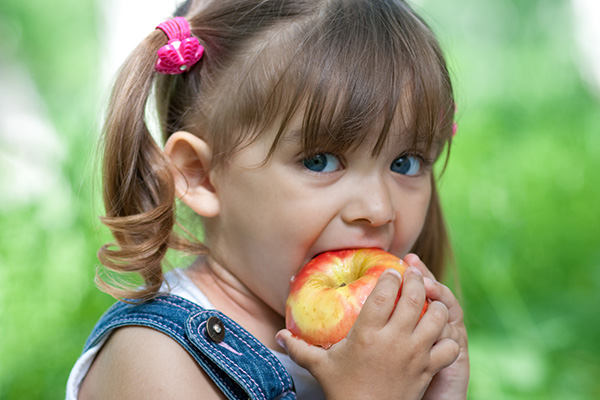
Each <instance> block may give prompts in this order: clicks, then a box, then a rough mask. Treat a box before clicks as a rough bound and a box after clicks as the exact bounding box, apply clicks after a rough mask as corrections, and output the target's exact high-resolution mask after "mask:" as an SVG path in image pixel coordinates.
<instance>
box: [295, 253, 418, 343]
mask: <svg viewBox="0 0 600 400" xmlns="http://www.w3.org/2000/svg"><path fill="white" fill-rule="evenodd" d="M389 268H393V269H395V270H397V271H398V272H400V274H402V275H403V274H404V271H405V270H406V269H407V268H408V266H407V265H406V263H404V262H403V261H402V260H401V259H399V258H398V257H396V256H394V255H392V254H390V253H388V252H386V251H383V250H379V249H351V250H339V251H331V252H326V253H322V254H319V255H318V256H316V257H315V258H313V259H312V260H311V261H309V262H308V263H307V264H306V265H305V266H304V267H303V268H302V269H301V270H300V272H299V273H298V274H297V275H296V276H295V277H294V278H292V280H291V282H290V285H291V286H290V294H289V296H288V299H287V302H286V306H285V321H286V328H287V329H288V330H290V331H291V332H292V334H294V335H296V336H298V337H300V338H301V339H303V340H304V341H306V342H307V343H310V344H313V345H316V346H321V347H323V348H329V347H331V345H333V344H335V343H337V342H339V341H340V340H342V339H343V338H345V337H346V335H347V334H348V331H349V330H350V328H351V327H352V325H354V322H355V321H356V318H357V317H358V314H359V313H360V310H361V308H362V306H363V304H364V303H365V300H366V299H367V297H368V296H369V294H370V293H371V291H372V290H373V288H374V287H375V284H376V283H377V280H378V279H379V276H380V275H381V274H382V273H383V271H385V270H386V269H389ZM401 291H402V287H401V288H400V291H399V292H398V297H397V298H396V302H398V299H399V297H400V293H401ZM426 310H427V302H425V305H424V306H423V311H422V312H421V316H423V314H424V313H425V311H426Z"/></svg>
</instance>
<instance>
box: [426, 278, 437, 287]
mask: <svg viewBox="0 0 600 400" xmlns="http://www.w3.org/2000/svg"><path fill="white" fill-rule="evenodd" d="M425 282H427V283H429V284H430V285H435V281H434V280H433V279H431V278H425Z"/></svg>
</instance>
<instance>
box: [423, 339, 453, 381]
mask: <svg viewBox="0 0 600 400" xmlns="http://www.w3.org/2000/svg"><path fill="white" fill-rule="evenodd" d="M459 355H460V346H459V344H458V343H457V342H456V341H454V340H452V339H447V338H446V339H441V340H440V341H438V342H437V343H436V344H434V345H433V347H432V348H431V352H430V356H431V365H432V367H433V368H434V371H435V372H436V373H437V372H438V371H439V370H441V369H443V368H446V367H448V366H450V365H452V363H454V361H456V359H457V358H458V356H459Z"/></svg>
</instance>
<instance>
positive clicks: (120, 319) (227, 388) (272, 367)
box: [84, 295, 296, 400]
mask: <svg viewBox="0 0 600 400" xmlns="http://www.w3.org/2000/svg"><path fill="white" fill-rule="evenodd" d="M210 317H217V318H218V319H219V320H220V321H221V322H222V324H223V325H222V326H223V327H224V329H225V336H224V338H223V340H222V341H221V342H218V341H215V340H212V339H211V338H210V337H209V335H207V327H206V321H207V320H208V319H209V318H210ZM123 326H145V327H149V328H153V329H156V330H158V331H160V332H163V333H165V334H167V335H169V336H170V337H171V338H173V339H174V340H176V341H177V342H178V343H179V344H180V345H181V346H183V348H185V349H186V350H187V351H188V353H190V355H192V356H193V357H194V359H195V360H196V361H197V362H198V364H199V365H200V366H201V367H202V369H204V371H206V373H207V374H208V375H209V376H210V378H211V379H212V380H213V381H214V382H215V384H216V385H217V386H218V387H219V388H220V389H221V391H223V393H224V394H225V395H226V396H227V397H228V398H229V399H247V398H250V399H264V400H271V399H278V400H283V399H285V400H291V399H296V394H295V392H294V384H293V382H292V379H291V377H290V375H289V374H288V372H287V371H286V369H285V368H284V366H283V365H282V364H281V362H280V361H279V360H278V359H277V357H275V355H274V354H273V353H272V352H271V351H270V350H269V349H267V348H266V347H265V346H264V345H263V344H262V343H260V342H259V341H258V340H257V339H256V338H255V337H254V336H252V335H251V334H250V333H249V332H247V331H246V330H245V329H244V328H242V327H241V326H239V325H238V324H237V323H235V322H234V321H233V320H231V319H230V318H228V317H227V316H226V315H224V314H223V313H221V312H219V311H216V310H206V309H204V308H202V307H200V306H199V305H197V304H195V303H192V302H190V301H188V300H185V299H183V298H181V297H178V296H175V295H162V296H159V297H157V298H155V299H154V300H151V301H149V302H145V303H139V304H127V303H123V302H117V303H116V304H114V305H113V306H112V307H111V308H110V309H109V310H108V311H107V312H106V313H105V314H104V315H103V316H102V318H101V319H100V321H99V322H98V324H97V325H96V327H95V328H94V331H93V332H92V335H91V336H90V337H89V338H88V341H87V342H86V345H85V350H88V349H89V348H91V347H93V346H95V345H96V344H98V343H99V342H100V341H101V340H102V339H103V338H105V337H106V336H107V335H109V334H110V333H111V332H112V331H113V330H114V329H116V328H119V327H123ZM85 350H84V351H85Z"/></svg>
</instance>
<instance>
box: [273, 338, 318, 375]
mask: <svg viewBox="0 0 600 400" xmlns="http://www.w3.org/2000/svg"><path fill="white" fill-rule="evenodd" d="M275 339H276V340H277V343H278V344H279V345H280V346H281V347H283V348H284V349H285V351H286V352H287V353H288V355H289V356H290V358H291V359H292V360H294V362H295V363H296V364H298V365H299V366H301V367H303V368H306V369H307V370H309V371H310V370H311V367H313V366H314V365H315V364H317V362H318V361H319V359H321V358H322V357H324V356H325V354H324V353H325V352H326V350H324V349H323V348H321V347H318V346H313V345H311V344H308V343H306V342H305V341H304V340H302V339H300V338H299V337H297V336H294V335H292V332H290V331H289V330H287V329H282V330H280V331H279V332H277V334H276V335H275Z"/></svg>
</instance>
